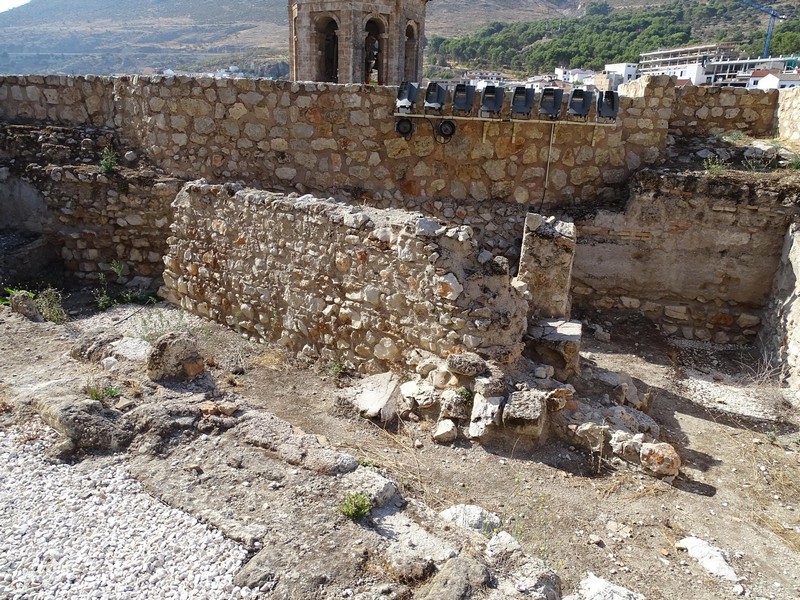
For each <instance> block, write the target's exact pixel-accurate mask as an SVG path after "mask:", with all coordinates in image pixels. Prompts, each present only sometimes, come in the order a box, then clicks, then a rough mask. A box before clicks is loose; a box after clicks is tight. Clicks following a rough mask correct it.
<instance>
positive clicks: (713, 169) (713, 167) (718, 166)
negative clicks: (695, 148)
mask: <svg viewBox="0 0 800 600" xmlns="http://www.w3.org/2000/svg"><path fill="white" fill-rule="evenodd" d="M703 166H704V167H705V169H706V173H708V174H709V175H722V174H723V173H724V172H725V169H727V168H728V163H727V162H725V161H724V160H722V159H721V158H719V157H718V156H710V157H708V158H706V159H704V160H703Z"/></svg>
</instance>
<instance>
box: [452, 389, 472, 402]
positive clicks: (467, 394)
mask: <svg viewBox="0 0 800 600" xmlns="http://www.w3.org/2000/svg"><path fill="white" fill-rule="evenodd" d="M456 394H458V395H459V396H461V397H462V398H463V399H464V400H465V401H466V402H467V404H469V403H470V402H472V401H473V400H474V399H475V394H473V393H472V390H468V389H467V388H465V387H460V388H458V389H457V390H456Z"/></svg>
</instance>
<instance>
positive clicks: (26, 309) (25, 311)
mask: <svg viewBox="0 0 800 600" xmlns="http://www.w3.org/2000/svg"><path fill="white" fill-rule="evenodd" d="M9 300H10V302H11V310H12V311H14V312H15V313H19V314H21V315H22V316H23V317H25V318H26V319H29V320H31V321H34V322H36V323H42V322H43V321H44V317H42V313H40V312H39V309H38V308H36V303H35V302H34V301H33V298H31V297H30V295H29V294H28V293H27V292H17V293H15V294H11V297H10V299H9Z"/></svg>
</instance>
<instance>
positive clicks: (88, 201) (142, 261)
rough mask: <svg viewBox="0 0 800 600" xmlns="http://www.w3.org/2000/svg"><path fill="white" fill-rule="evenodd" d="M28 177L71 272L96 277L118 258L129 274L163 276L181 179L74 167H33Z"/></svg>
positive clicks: (49, 232) (51, 238)
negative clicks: (174, 203) (103, 172)
mask: <svg viewBox="0 0 800 600" xmlns="http://www.w3.org/2000/svg"><path fill="white" fill-rule="evenodd" d="M25 177H26V178H27V179H28V180H29V181H31V182H32V184H33V186H34V187H36V188H37V189H38V190H39V191H40V192H41V194H42V197H43V198H44V200H45V202H46V203H47V205H48V208H49V211H50V213H51V215H52V218H51V220H50V222H49V223H48V225H47V226H46V229H45V236H46V237H47V238H48V240H49V241H50V243H51V245H53V246H54V247H56V248H58V249H59V252H60V255H61V258H62V260H63V263H64V266H65V268H66V269H67V270H69V271H71V272H73V273H75V275H76V276H78V277H86V278H90V279H96V278H97V277H98V276H99V274H100V273H101V272H105V273H110V272H112V264H113V263H114V262H115V261H118V262H119V263H121V265H122V270H123V273H124V274H125V275H126V276H129V277H146V278H158V277H159V276H160V275H161V271H162V270H163V256H164V253H165V251H166V247H167V242H166V239H167V236H168V235H169V225H170V223H171V222H172V211H171V208H170V203H171V201H172V200H173V199H174V198H175V194H177V192H178V190H179V189H180V187H181V185H183V182H182V181H179V180H176V179H172V178H167V177H157V176H156V175H155V174H153V173H137V172H133V171H132V172H129V173H116V174H110V175H104V174H102V173H98V172H97V169H96V168H94V167H82V166H74V165H65V166H56V165H48V166H46V167H40V166H38V165H31V166H29V168H28V169H27V171H26V175H25Z"/></svg>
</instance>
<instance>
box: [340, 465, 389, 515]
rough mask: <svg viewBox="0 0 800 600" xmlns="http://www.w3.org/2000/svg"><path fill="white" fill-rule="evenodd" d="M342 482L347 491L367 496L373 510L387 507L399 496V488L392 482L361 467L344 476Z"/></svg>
mask: <svg viewBox="0 0 800 600" xmlns="http://www.w3.org/2000/svg"><path fill="white" fill-rule="evenodd" d="M342 481H343V482H344V487H345V489H348V490H352V491H354V492H361V493H362V494H364V495H365V496H367V497H368V498H369V500H370V502H372V507H373V508H380V507H382V506H386V505H387V504H388V503H389V501H391V499H392V498H394V496H395V494H397V488H396V487H395V485H394V484H393V483H392V482H391V481H389V480H388V479H386V477H384V476H383V475H380V474H379V473H376V472H375V471H373V470H372V469H368V468H366V467H361V466H359V467H358V468H357V469H356V470H355V471H353V472H351V473H347V474H346V475H344V476H343V477H342Z"/></svg>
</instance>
